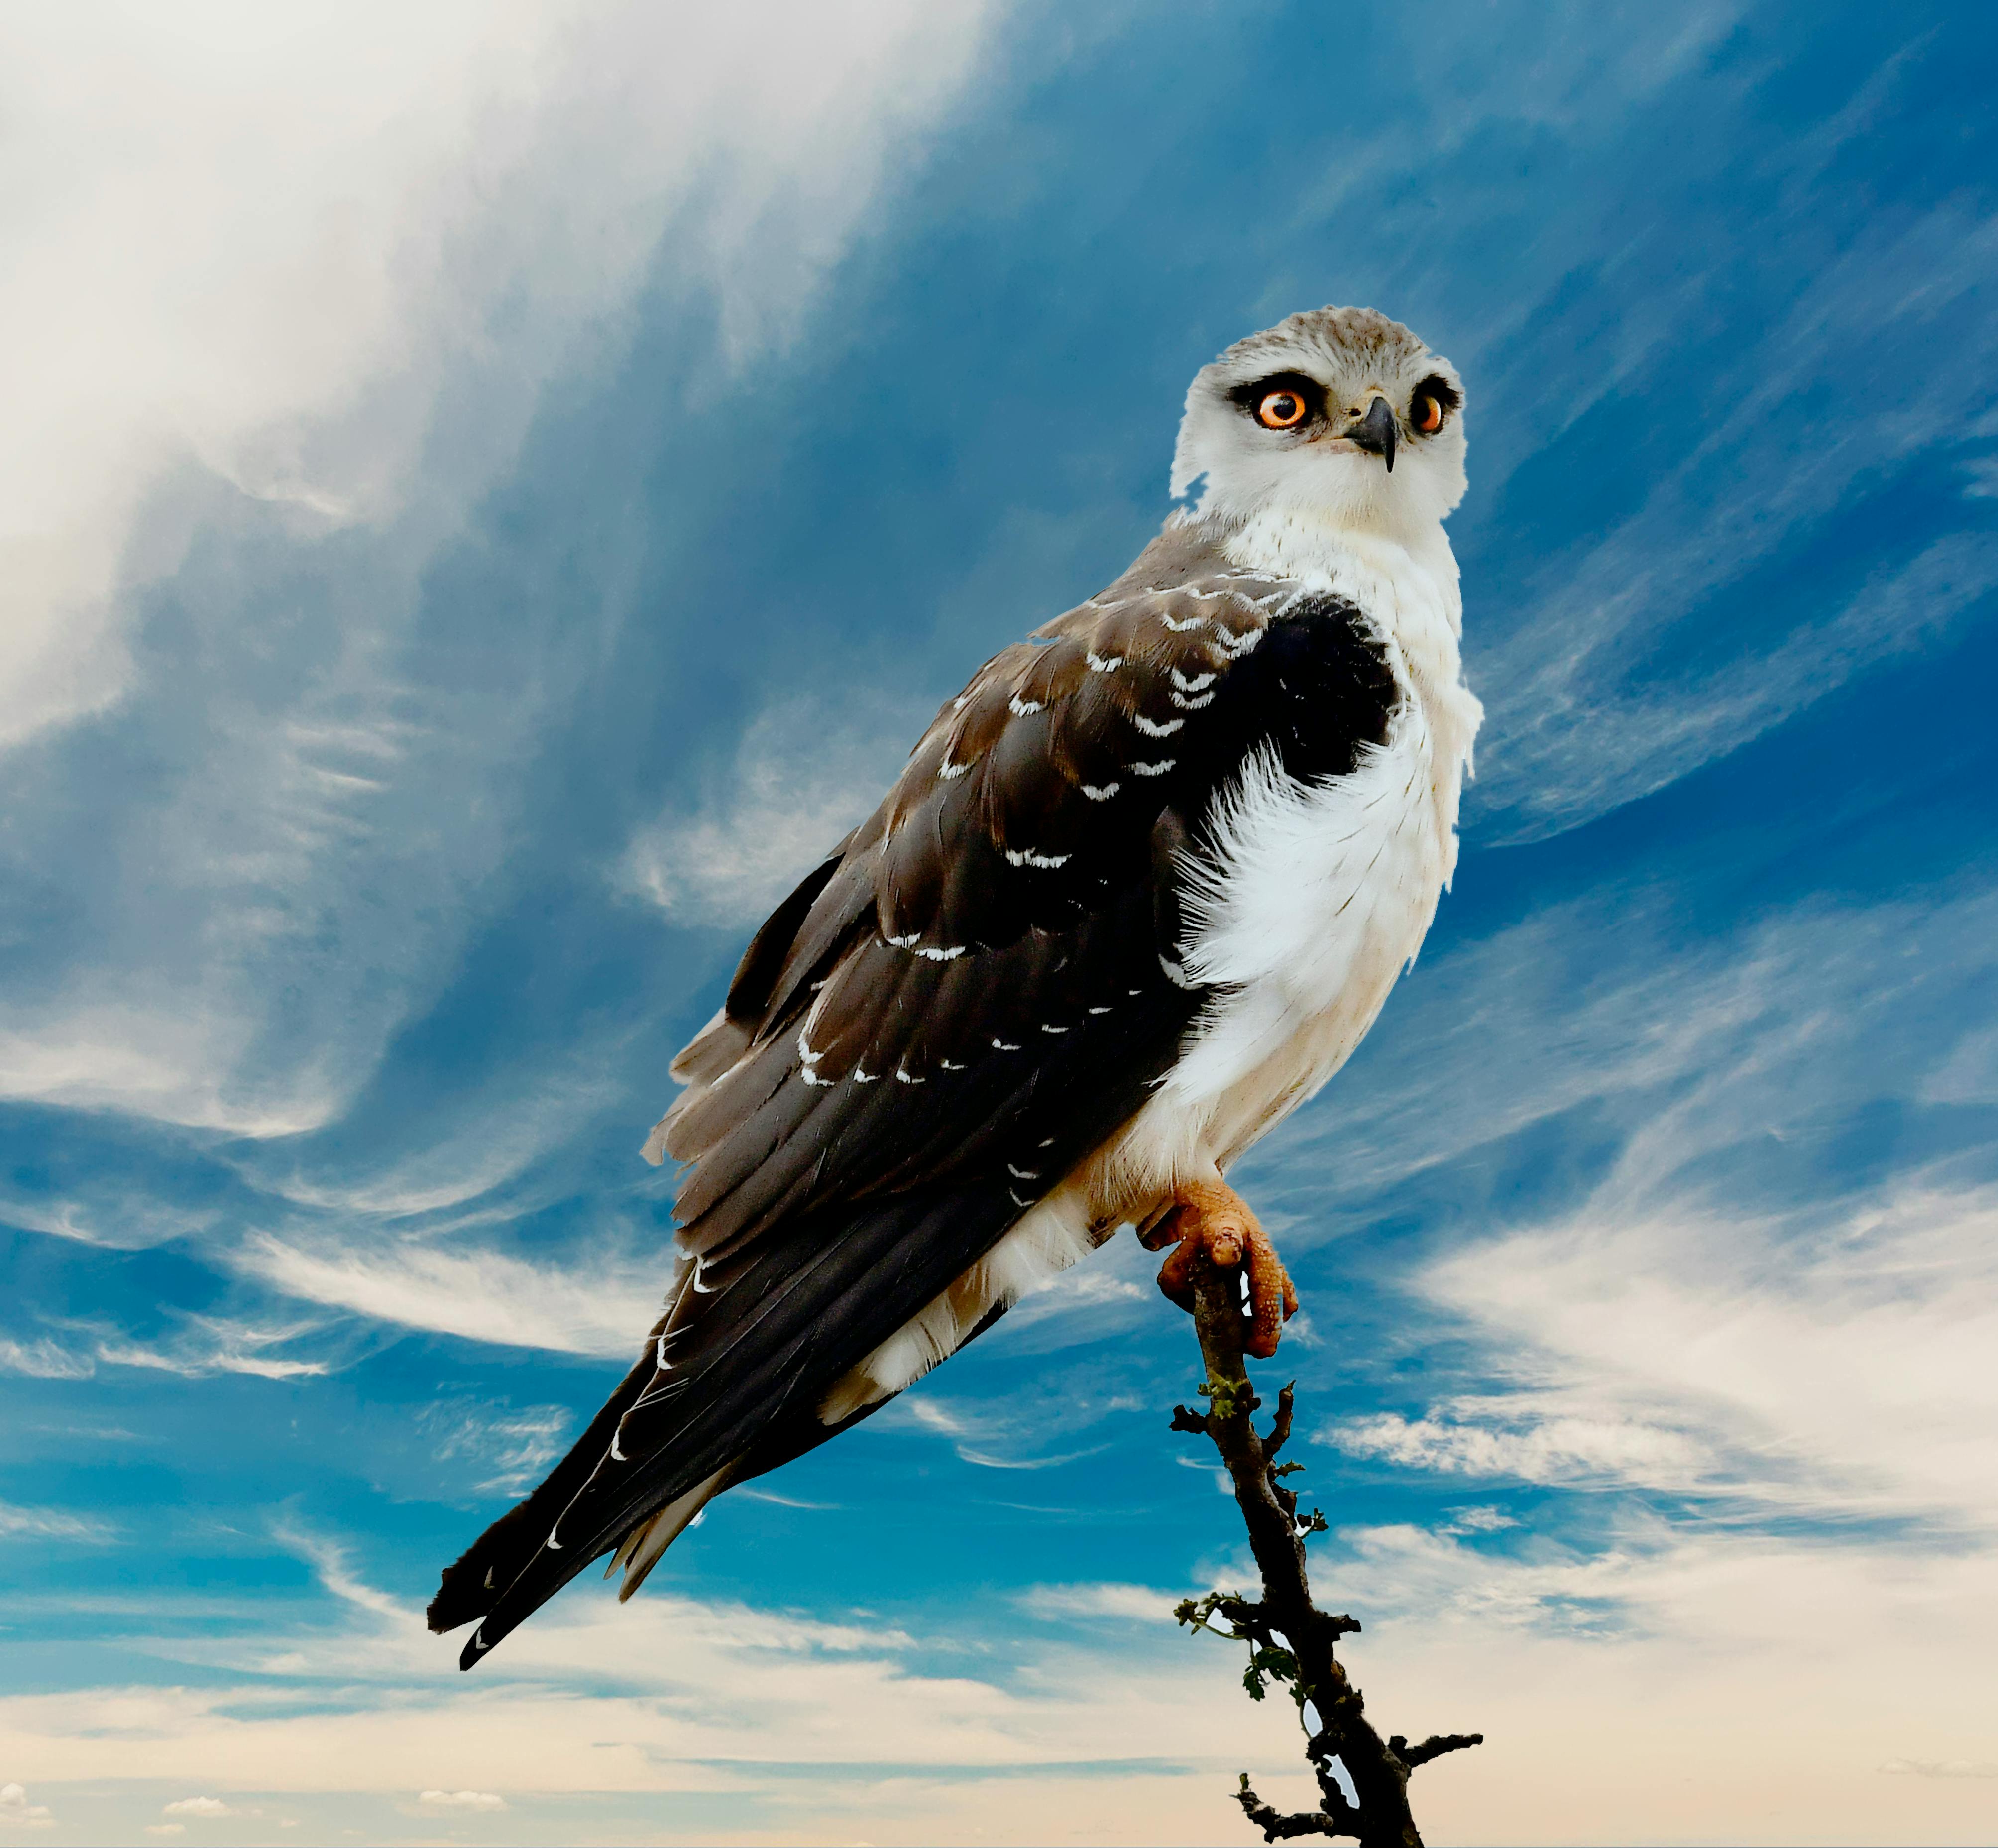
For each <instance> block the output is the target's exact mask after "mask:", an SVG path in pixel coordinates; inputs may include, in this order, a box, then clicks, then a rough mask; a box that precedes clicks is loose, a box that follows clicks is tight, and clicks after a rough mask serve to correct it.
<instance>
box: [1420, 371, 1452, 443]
mask: <svg viewBox="0 0 1998 1848" xmlns="http://www.w3.org/2000/svg"><path fill="white" fill-rule="evenodd" d="M1416 398H1433V399H1435V400H1436V402H1437V403H1439V404H1440V405H1441V406H1442V407H1443V420H1444V422H1446V423H1447V422H1448V421H1449V419H1450V413H1451V412H1452V411H1454V410H1457V408H1458V407H1460V405H1461V404H1462V403H1464V393H1461V392H1460V391H1459V390H1458V389H1457V387H1456V386H1454V385H1452V384H1451V383H1450V381H1449V380H1448V379H1446V378H1444V377H1443V375H1442V374H1441V373H1440V372H1432V373H1431V374H1430V375H1429V377H1428V378H1426V379H1424V380H1423V381H1422V383H1421V384H1420V385H1419V386H1416V389H1415V392H1414V393H1413V395H1412V396H1411V398H1410V399H1409V403H1411V404H1412V403H1414V402H1415V400H1416ZM1437 427H1438V428H1439V429H1440V428H1441V427H1442V425H1440V424H1439V425H1438V426H1437Z"/></svg>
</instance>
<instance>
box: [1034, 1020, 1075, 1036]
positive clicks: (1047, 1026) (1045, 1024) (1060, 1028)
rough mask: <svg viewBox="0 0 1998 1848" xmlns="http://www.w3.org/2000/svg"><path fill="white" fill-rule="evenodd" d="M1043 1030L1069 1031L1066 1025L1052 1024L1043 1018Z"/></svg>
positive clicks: (1048, 1031)
mask: <svg viewBox="0 0 1998 1848" xmlns="http://www.w3.org/2000/svg"><path fill="white" fill-rule="evenodd" d="M1041 1031H1042V1033H1066V1032H1067V1031H1068V1029H1067V1028H1066V1027H1065V1026H1052V1025H1050V1024H1049V1023H1048V1022H1047V1021H1045V1020H1043V1021H1042V1023H1041Z"/></svg>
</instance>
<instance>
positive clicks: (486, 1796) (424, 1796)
mask: <svg viewBox="0 0 1998 1848" xmlns="http://www.w3.org/2000/svg"><path fill="white" fill-rule="evenodd" d="M417 1802H418V1803H420V1804H421V1805H423V1808H425V1809H471V1810H496V1809H504V1808H506V1798H504V1797H500V1796H496V1795H495V1794H493V1792H492V1791H422V1792H421V1793H420V1794H419V1795H418V1796H417Z"/></svg>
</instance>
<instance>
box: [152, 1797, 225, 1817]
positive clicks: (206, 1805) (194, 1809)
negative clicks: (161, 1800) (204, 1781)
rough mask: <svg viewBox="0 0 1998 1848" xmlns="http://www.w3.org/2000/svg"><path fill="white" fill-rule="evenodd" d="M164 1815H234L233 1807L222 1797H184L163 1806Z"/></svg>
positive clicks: (161, 1812)
mask: <svg viewBox="0 0 1998 1848" xmlns="http://www.w3.org/2000/svg"><path fill="white" fill-rule="evenodd" d="M160 1814H161V1815H163V1816H233V1815H235V1814H236V1812H235V1811H234V1810H233V1809H231V1808H230V1807H229V1805H227V1804H226V1803H225V1802H223V1800H222V1799H221V1798H220V1797H182V1798H178V1800H177V1801H174V1802H171V1803H168V1804H165V1805H162V1806H161V1811H160Z"/></svg>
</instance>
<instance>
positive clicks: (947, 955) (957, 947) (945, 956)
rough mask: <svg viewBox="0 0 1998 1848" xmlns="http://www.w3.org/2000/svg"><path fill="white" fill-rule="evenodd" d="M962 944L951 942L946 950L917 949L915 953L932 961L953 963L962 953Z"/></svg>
mask: <svg viewBox="0 0 1998 1848" xmlns="http://www.w3.org/2000/svg"><path fill="white" fill-rule="evenodd" d="M963 953H964V946H963V944H962V943H953V944H952V946H950V947H949V949H948V950H918V951H917V952H916V954H917V955H918V956H923V957H928V958H929V960H931V961H932V962H933V963H954V962H956V960H957V959H958V958H959V957H960V956H962V955H963Z"/></svg>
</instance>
